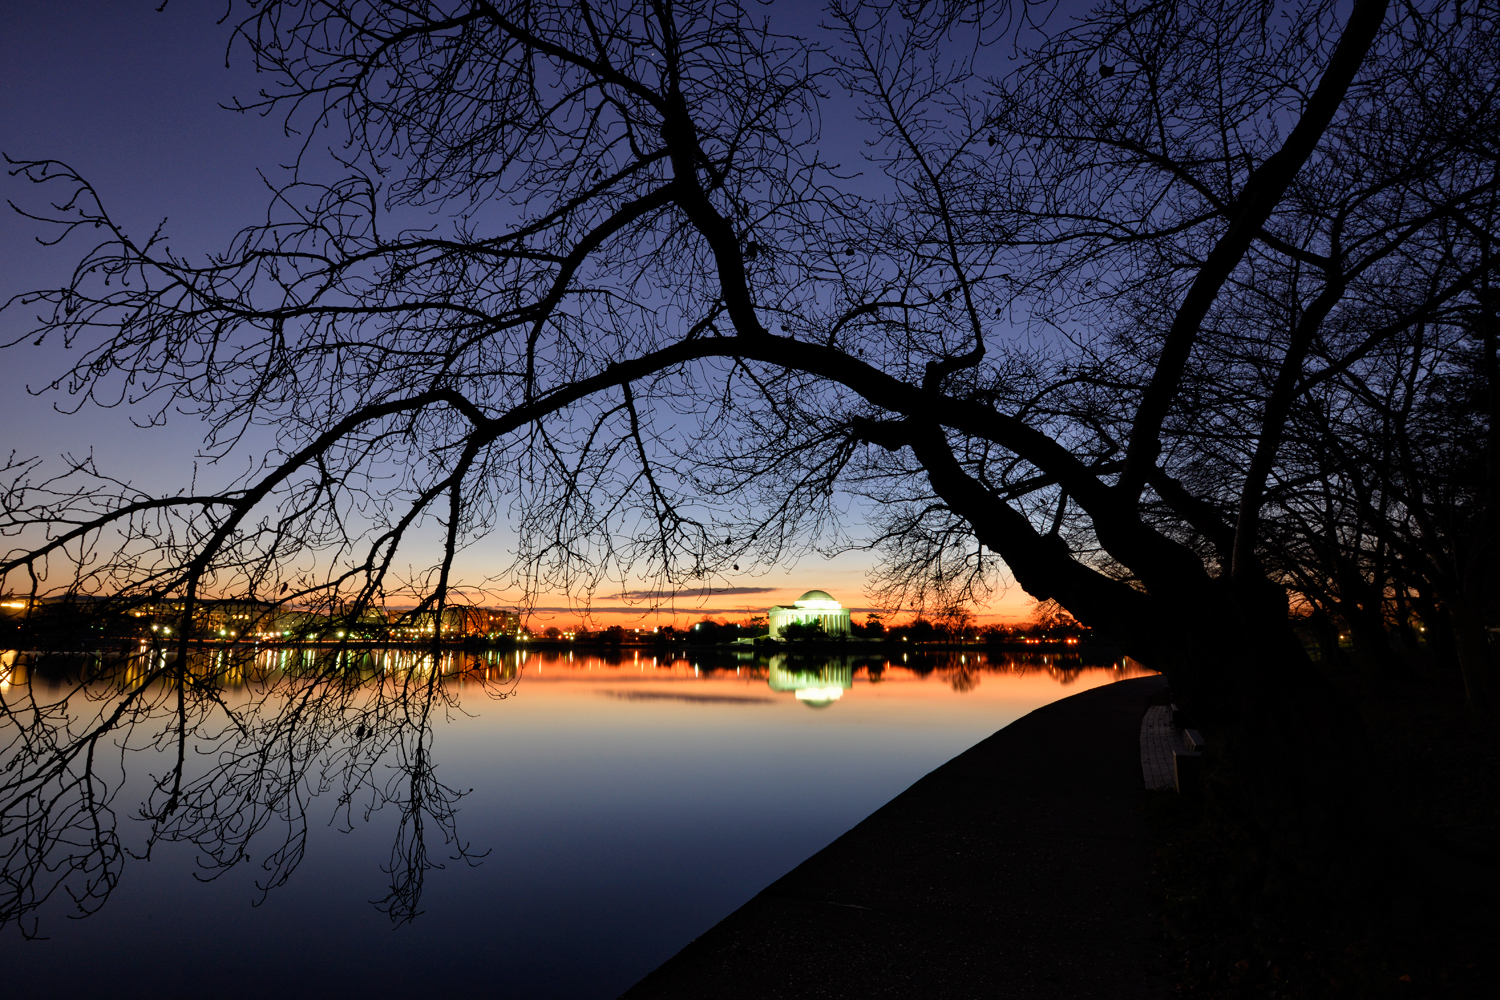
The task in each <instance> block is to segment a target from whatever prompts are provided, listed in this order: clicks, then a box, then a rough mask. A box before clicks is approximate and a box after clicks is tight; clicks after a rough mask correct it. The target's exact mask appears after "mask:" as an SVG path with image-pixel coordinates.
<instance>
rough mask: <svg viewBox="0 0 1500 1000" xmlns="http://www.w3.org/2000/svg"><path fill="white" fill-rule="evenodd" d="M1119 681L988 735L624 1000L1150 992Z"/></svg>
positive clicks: (1141, 861) (1131, 739) (1134, 788)
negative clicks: (708, 997) (707, 997)
mask: <svg viewBox="0 0 1500 1000" xmlns="http://www.w3.org/2000/svg"><path fill="white" fill-rule="evenodd" d="M1165 683H1166V681H1165V679H1164V678H1162V677H1160V676H1153V677H1141V678H1133V679H1129V680H1123V681H1118V682H1116V683H1113V684H1109V685H1106V686H1104V687H1100V688H1094V689H1092V690H1089V691H1085V692H1082V693H1080V694H1076V695H1073V696H1071V697H1068V698H1063V699H1061V700H1059V701H1056V702H1053V703H1051V704H1049V705H1046V706H1044V707H1042V708H1039V709H1037V710H1036V711H1034V712H1032V713H1030V714H1029V715H1026V716H1023V717H1022V718H1020V719H1017V720H1016V721H1015V722H1013V723H1011V724H1010V725H1008V726H1006V727H1005V728H1003V729H1001V730H999V731H998V732H996V733H994V734H993V735H991V736H989V737H987V738H986V739H984V740H982V741H981V742H979V743H977V744H975V745H974V746H973V747H971V748H969V749H968V750H966V751H964V752H963V753H961V754H959V755H958V756H957V757H954V758H953V759H952V760H950V761H948V762H947V763H945V764H943V765H941V766H940V767H938V768H937V769H935V770H933V771H931V772H930V773H928V774H927V775H926V776H925V777H923V778H921V779H919V780H918V781H917V782H915V783H914V784H913V785H912V786H911V787H910V788H908V789H906V790H905V791H903V792H902V793H900V794H899V795H897V796H896V797H895V798H893V799H891V800H890V801H889V802H887V803H886V804H885V805H884V806H882V807H880V808H879V809H877V810H876V811H875V812H874V813H872V814H871V815H870V816H868V817H867V818H866V819H864V820H863V821H862V822H860V823H859V824H857V825H856V826H855V827H854V828H853V829H851V830H849V831H848V832H847V833H845V834H843V835H842V836H841V837H839V838H838V839H836V840H835V841H833V842H832V843H831V844H829V845H828V846H827V847H825V848H823V849H822V850H821V851H819V852H818V853H816V854H814V855H813V856H812V857H810V858H808V859H807V860H806V861H804V862H802V863H801V864H800V865H798V866H797V867H796V868H794V869H793V870H792V871H791V872H789V873H787V874H786V875H784V876H782V877H781V878H780V879H778V880H776V881H775V882H773V883H772V884H771V885H769V886H767V887H766V888H765V889H764V890H762V891H761V892H760V893H758V894H757V895H756V896H755V897H753V898H752V899H751V900H750V901H749V902H747V903H745V904H744V905H743V906H741V907H740V908H739V909H737V910H735V911H734V912H733V913H731V914H730V915H729V916H727V917H725V918H724V919H723V920H721V921H720V922H719V923H718V924H716V925H715V926H713V927H712V928H710V929H708V930H707V931H705V932H704V933H703V934H702V935H700V936H699V937H698V938H696V939H695V940H693V941H692V942H690V943H689V944H688V945H687V946H686V947H684V948H683V949H682V950H681V951H679V952H678V953H677V954H676V955H674V956H673V957H672V958H670V959H668V960H667V961H666V962H665V963H663V964H662V965H661V966H659V967H657V968H656V969H655V970H654V971H652V972H651V973H650V974H648V975H647V976H646V977H645V978H643V979H642V980H641V981H640V982H638V983H636V984H635V985H634V986H632V987H631V988H630V989H629V990H627V991H626V992H625V994H624V995H623V1000H658V998H662V1000H666V998H677V997H682V998H689V997H705V996H713V997H747V998H748V997H765V998H769V997H787V998H792V997H807V996H820V997H842V996H848V997H932V996H942V997H968V996H974V997H979V996H985V997H989V996H995V995H1007V996H1018V997H1089V996H1099V997H1119V996H1147V995H1152V994H1165V992H1166V989H1167V986H1166V980H1165V978H1164V975H1163V972H1162V971H1160V970H1159V958H1160V952H1161V946H1160V942H1159V937H1160V927H1159V926H1158V925H1157V924H1156V922H1155V920H1154V919H1153V915H1152V914H1153V907H1152V893H1151V864H1152V860H1153V853H1154V845H1155V842H1154V840H1153V838H1152V837H1151V834H1150V833H1149V831H1148V829H1147V825H1146V817H1145V814H1144V812H1143V810H1142V808H1141V806H1142V796H1143V794H1144V786H1143V780H1142V775H1141V759H1140V727H1141V718H1142V716H1143V715H1144V713H1145V709H1146V706H1147V705H1148V704H1149V703H1150V702H1151V700H1152V699H1153V698H1154V697H1155V696H1156V695H1157V694H1158V693H1159V692H1160V691H1161V690H1162V688H1163V687H1164V686H1165Z"/></svg>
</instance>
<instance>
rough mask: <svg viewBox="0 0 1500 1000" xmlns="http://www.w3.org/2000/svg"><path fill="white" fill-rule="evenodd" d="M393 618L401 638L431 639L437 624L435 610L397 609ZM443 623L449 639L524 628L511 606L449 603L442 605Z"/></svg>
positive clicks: (394, 633)
mask: <svg viewBox="0 0 1500 1000" xmlns="http://www.w3.org/2000/svg"><path fill="white" fill-rule="evenodd" d="M391 619H392V620H391V635H392V636H393V637H395V638H398V639H408V640H417V639H431V638H432V637H433V632H435V631H436V629H437V625H438V615H437V611H436V610H428V611H419V612H415V613H413V612H395V613H393V614H392V616H391ZM442 626H443V637H444V638H447V639H459V638H471V637H476V636H482V637H494V636H500V635H512V636H513V635H516V634H517V633H519V632H520V631H521V615H520V613H519V612H516V611H513V610H511V609H509V608H473V607H469V606H467V605H459V606H456V607H455V606H452V605H450V606H448V607H446V608H444V609H443V617H442Z"/></svg>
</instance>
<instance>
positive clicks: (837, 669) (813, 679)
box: [767, 655, 854, 708]
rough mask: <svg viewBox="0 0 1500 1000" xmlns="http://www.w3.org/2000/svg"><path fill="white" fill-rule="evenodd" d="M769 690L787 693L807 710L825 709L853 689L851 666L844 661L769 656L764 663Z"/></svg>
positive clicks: (852, 669)
mask: <svg viewBox="0 0 1500 1000" xmlns="http://www.w3.org/2000/svg"><path fill="white" fill-rule="evenodd" d="M767 666H768V668H769V669H768V670H767V683H768V684H770V686H771V690H772V691H791V692H793V693H794V694H795V696H796V698H797V700H798V701H800V702H802V704H804V705H806V706H808V707H809V708H827V707H828V706H829V705H831V704H833V703H834V702H836V701H838V700H839V699H840V698H842V697H843V696H844V692H845V691H847V690H849V689H850V688H851V687H853V686H854V666H853V664H852V663H850V662H849V660H847V659H845V658H838V659H832V660H825V661H823V662H822V663H816V662H809V661H808V660H805V659H803V658H802V657H794V656H786V655H780V656H773V657H771V659H770V662H769V663H768V664H767Z"/></svg>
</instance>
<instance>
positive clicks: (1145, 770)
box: [1141, 705, 1187, 790]
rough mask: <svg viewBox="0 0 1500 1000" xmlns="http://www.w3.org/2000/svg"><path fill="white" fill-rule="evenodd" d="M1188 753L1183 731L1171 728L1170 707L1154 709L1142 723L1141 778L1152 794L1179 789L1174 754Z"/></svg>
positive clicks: (1148, 712) (1162, 706)
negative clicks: (1154, 791) (1153, 791)
mask: <svg viewBox="0 0 1500 1000" xmlns="http://www.w3.org/2000/svg"><path fill="white" fill-rule="evenodd" d="M1185 750H1187V743H1186V742H1185V741H1184V740H1183V738H1182V730H1180V729H1178V728H1177V727H1176V726H1174V725H1172V709H1171V706H1169V705H1152V706H1151V707H1150V708H1148V709H1146V717H1145V718H1144V719H1142V720H1141V777H1142V778H1143V779H1144V780H1145V782H1146V787H1147V788H1150V789H1153V790H1162V789H1171V790H1176V788H1177V769H1176V764H1175V762H1174V761H1173V760H1172V754H1173V752H1174V751H1175V752H1180V751H1185Z"/></svg>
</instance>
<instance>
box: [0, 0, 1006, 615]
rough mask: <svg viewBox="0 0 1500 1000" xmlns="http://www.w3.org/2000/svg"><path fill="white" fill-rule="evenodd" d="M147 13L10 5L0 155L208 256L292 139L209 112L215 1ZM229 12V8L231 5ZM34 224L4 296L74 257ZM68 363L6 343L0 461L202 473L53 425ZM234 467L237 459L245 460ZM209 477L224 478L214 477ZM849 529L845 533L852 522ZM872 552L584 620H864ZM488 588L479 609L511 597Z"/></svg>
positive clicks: (136, 5) (117, 438)
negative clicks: (814, 610) (798, 612)
mask: <svg viewBox="0 0 1500 1000" xmlns="http://www.w3.org/2000/svg"><path fill="white" fill-rule="evenodd" d="M156 6H157V4H156V3H155V2H144V0H139V2H129V3H110V4H103V3H101V4H54V3H47V2H42V0H10V2H8V3H7V4H6V15H5V20H6V30H5V31H4V32H3V33H0V88H3V93H4V94H5V95H6V97H5V100H4V101H3V102H0V151H3V152H5V153H6V154H7V155H9V156H10V157H11V158H12V159H16V158H34V159H42V158H51V159H58V160H62V161H64V162H66V163H68V164H69V165H70V166H72V167H74V168H75V169H77V170H78V171H79V172H80V173H81V174H82V175H83V176H84V177H86V178H88V179H89V180H90V182H91V183H93V184H94V185H95V186H96V188H97V190H98V192H99V195H100V198H101V200H102V201H103V202H104V204H105V205H106V206H107V207H108V208H109V210H110V211H111V212H112V214H114V215H115V217H116V218H118V219H120V220H122V221H123V222H124V224H125V227H126V229H127V231H128V232H130V233H131V234H132V236H137V237H138V238H144V236H145V235H146V234H148V233H149V232H151V231H152V230H154V229H155V228H156V226H157V225H158V224H160V223H161V222H162V220H163V218H165V219H166V220H167V221H166V232H168V233H169V234H170V239H169V240H168V243H169V245H170V246H171V247H172V249H173V250H174V252H178V253H184V252H191V253H207V252H210V251H217V250H221V249H223V248H224V246H226V245H227V243H228V242H229V240H230V238H231V237H232V236H233V234H234V233H235V232H236V231H237V230H238V229H240V228H241V227H242V226H244V225H245V224H247V223H250V222H254V221H255V220H257V219H259V218H264V213H265V198H266V189H265V186H264V182H263V181H262V179H261V177H260V175H259V174H258V173H257V169H258V168H259V169H262V170H265V171H266V172H267V173H269V174H274V173H275V171H276V167H277V165H278V164H281V163H286V162H289V161H290V160H291V159H292V158H293V154H294V150H295V147H296V141H297V140H296V139H295V138H292V139H289V138H287V137H286V136H284V135H283V134H282V131H281V125H280V119H278V118H259V117H255V116H242V115H237V114H233V113H231V112H227V111H224V110H222V109H221V108H220V107H219V106H218V105H219V104H220V103H221V102H228V101H229V100H230V99H231V98H232V97H233V96H235V95H242V96H247V97H248V96H253V95H254V93H255V91H256V89H257V87H258V86H259V85H260V83H261V81H258V80H257V79H256V77H255V76H254V74H253V73H251V72H249V71H248V69H247V67H246V65H245V63H246V58H245V56H244V54H243V53H242V52H237V53H236V54H235V56H234V58H233V59H232V61H231V62H232V65H231V66H230V67H229V68H226V67H225V65H224V63H225V47H226V42H227V39H228V30H227V27H226V26H224V25H218V24H215V19H216V18H218V17H222V16H223V15H224V12H225V4H224V3H223V2H222V0H214V2H205V0H172V2H171V3H169V4H168V5H167V7H166V9H165V10H164V11H162V12H160V13H158V12H156V11H155V9H154V8H155V7H156ZM236 13H238V8H236ZM0 183H3V186H4V192H3V194H4V197H5V198H7V199H8V200H10V201H12V202H16V203H18V204H28V203H30V204H33V205H35V204H37V197H36V196H37V192H36V191H34V190H32V189H31V188H30V186H29V185H28V184H26V182H25V181H23V180H21V179H18V178H14V177H6V178H3V179H0ZM43 231H44V230H43V228H42V227H41V226H40V225H39V224H38V223H34V222H31V221H30V220H27V219H24V218H21V217H19V216H17V215H16V214H14V213H13V212H10V211H8V210H6V211H4V212H0V298H6V299H8V298H10V297H11V296H13V295H15V294H17V293H19V292H23V291H26V290H29V289H32V288H37V287H47V286H53V287H56V286H57V285H59V284H61V283H62V282H64V281H65V280H66V276H67V274H68V273H69V271H70V270H71V266H72V264H73V263H75V262H76V260H77V258H78V256H79V255H80V254H81V253H82V252H83V250H84V249H85V241H84V240H81V239H80V240H75V241H69V242H67V243H65V244H64V245H63V246H62V247H58V248H48V247H43V246H40V245H38V243H37V242H36V237H37V236H38V235H39V234H41V233H42V232H43ZM30 316H31V312H29V311H28V310H26V309H24V308H19V309H17V308H14V307H13V308H12V309H11V310H10V311H9V312H8V313H7V314H5V315H3V316H0V337H3V338H4V339H5V340H10V339H12V338H16V337H18V336H20V334H21V333H22V332H23V331H24V330H25V328H26V320H27V319H28V318H29V317H30ZM67 363H68V354H67V352H66V351H64V350H63V349H62V348H61V345H59V344H57V343H52V342H49V343H48V344H46V345H44V346H43V347H41V348H34V347H32V346H30V345H28V344H20V345H18V346H17V347H15V348H12V349H10V350H9V351H8V352H7V353H6V355H5V359H4V364H3V365H0V420H3V423H4V426H5V428H6V430H7V432H8V434H9V440H8V441H7V442H6V447H7V448H13V449H15V450H16V451H17V452H18V453H19V454H21V455H40V456H43V457H51V458H55V457H56V456H58V455H60V454H64V453H67V454H72V455H75V456H83V455H87V454H89V453H91V452H92V454H93V455H94V456H95V458H96V460H97V461H98V462H99V463H100V465H101V467H102V469H103V470H104V471H106V472H108V473H110V474H113V475H115V476H118V477H119V478H121V479H127V480H130V481H133V482H135V483H136V484H138V485H140V486H142V487H143V488H145V489H149V490H153V491H157V492H161V491H171V490H175V489H178V488H180V487H181V486H183V485H185V484H186V483H187V482H189V481H190V480H191V479H192V477H193V476H194V475H195V471H196V474H197V475H198V476H199V477H200V478H201V477H208V478H212V477H213V475H214V474H215V472H216V471H219V470H213V469H206V468H204V467H203V466H202V465H201V463H195V459H196V458H197V455H198V445H199V442H200V440H201V435H202V429H203V425H202V424H200V423H199V422H198V421H197V420H196V419H195V418H191V417H178V418H177V419H174V420H172V421H170V422H169V423H168V425H167V426H166V427H157V428H151V429H142V428H138V427H135V426H133V425H132V423H131V419H130V418H131V414H130V413H129V412H127V410H126V408H124V407H119V408H114V409H103V408H100V407H98V406H94V405H87V406H85V407H83V408H82V409H81V410H80V411H79V412H77V413H75V414H68V415H65V414H62V413H59V412H58V411H57V410H56V409H54V404H62V405H66V404H69V403H70V402H73V403H74V405H76V401H71V400H70V399H69V397H67V396H66V395H63V396H58V395H56V394H52V395H49V396H47V397H44V398H36V397H34V396H32V395H29V394H28V392H27V388H28V387H30V388H31V389H33V390H34V389H38V388H41V387H44V386H45V385H46V384H47V383H48V382H50V381H51V380H53V379H55V378H56V377H58V376H59V375H60V374H61V373H62V372H63V371H64V370H65V368H66V366H67ZM242 461H243V459H242ZM221 474H222V473H221ZM851 527H853V528H854V529H855V531H856V533H857V529H858V526H857V525H854V526H851ZM491 542H492V544H489V545H487V546H485V547H483V549H482V550H481V549H470V550H468V551H467V552H466V553H465V554H464V556H463V557H462V560H461V564H460V566H459V569H460V571H461V572H462V573H464V574H466V577H467V579H468V580H469V582H474V583H477V582H478V581H480V580H482V579H484V578H485V577H487V576H490V575H492V574H493V573H495V572H497V571H498V569H499V568H501V567H502V566H503V565H504V564H505V563H507V562H508V561H509V551H510V545H509V544H508V539H507V538H506V537H505V535H504V532H503V531H502V532H500V533H497V535H496V536H495V537H494V538H493V539H492V540H491ZM873 561H874V557H873V556H872V555H871V554H869V553H859V552H854V553H846V554H843V555H841V556H838V557H836V558H834V559H831V560H824V559H822V558H819V557H816V556H813V557H808V558H805V559H803V560H802V561H801V562H799V563H798V564H796V565H794V566H779V567H775V568H772V569H770V570H766V569H765V568H762V569H761V570H760V571H759V573H758V574H757V573H746V574H744V575H743V576H742V577H739V578H732V579H728V580H726V581H724V583H725V586H726V588H727V589H724V590H716V591H715V592H713V593H711V594H707V595H703V594H689V595H685V596H680V597H679V598H678V599H677V600H676V601H675V602H674V606H675V615H673V614H662V615H656V616H653V615H651V614H650V612H649V610H648V609H649V607H650V605H651V604H652V603H658V602H659V599H655V598H651V597H646V596H643V595H640V594H636V595H635V597H636V598H638V599H637V600H628V599H627V593H628V590H621V589H619V588H616V589H615V590H614V591H613V592H606V591H602V590H601V591H600V592H598V593H596V594H595V595H594V598H593V600H592V614H593V619H592V620H593V622H594V623H596V624H621V625H629V626H632V627H640V626H642V625H647V626H650V625H666V624H672V623H673V622H675V623H676V624H678V625H682V624H686V623H688V622H691V621H695V620H697V619H699V618H700V617H702V616H703V615H705V614H707V615H712V616H716V617H724V618H727V619H730V620H735V619H738V618H742V617H744V616H746V615H747V614H752V613H758V612H763V611H764V610H765V609H766V608H767V607H769V606H770V605H772V604H780V603H790V602H791V601H792V600H795V599H796V597H797V596H798V595H800V594H801V593H803V592H805V591H807V590H811V589H815V588H816V589H821V590H827V591H828V592H830V593H831V594H833V595H834V597H835V598H837V599H838V600H839V601H841V602H842V603H843V604H844V605H845V606H846V607H850V608H852V609H854V610H855V613H856V614H861V613H863V612H864V611H867V610H873V609H871V608H869V597H868V596H867V590H866V588H867V586H868V579H867V574H868V572H869V569H870V567H871V566H872V565H873ZM519 596H520V595H519V594H514V593H500V594H496V595H494V597H495V600H494V601H493V602H487V603H505V602H514V600H515V599H516V598H518V597H519ZM580 604H581V598H580V597H578V595H574V596H573V597H572V599H571V600H570V599H569V596H568V595H560V594H551V595H542V596H541V597H540V598H539V600H538V601H537V616H536V618H535V619H534V624H535V625H537V626H538V627H545V626H546V625H548V624H556V625H559V626H564V627H566V626H570V625H573V624H575V623H577V622H578V621H579V614H578V609H579V607H580ZM1030 605H1031V600H1030V599H1029V598H1028V597H1027V596H1026V595H1025V594H1024V593H1022V592H1021V591H1020V589H1019V588H1017V587H1014V586H1012V587H1011V588H1010V589H1009V590H1008V591H1007V592H1006V593H1004V594H1003V595H1000V596H999V597H998V598H997V600H995V601H994V603H993V604H992V605H991V606H990V607H988V608H981V609H978V610H979V612H980V614H979V617H980V620H981V622H988V621H1004V620H1015V619H1020V618H1024V617H1025V616H1026V615H1027V613H1028V609H1029V607H1030Z"/></svg>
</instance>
